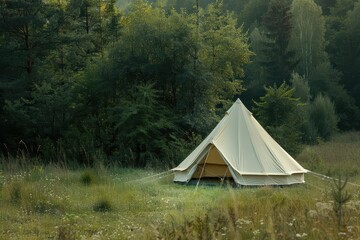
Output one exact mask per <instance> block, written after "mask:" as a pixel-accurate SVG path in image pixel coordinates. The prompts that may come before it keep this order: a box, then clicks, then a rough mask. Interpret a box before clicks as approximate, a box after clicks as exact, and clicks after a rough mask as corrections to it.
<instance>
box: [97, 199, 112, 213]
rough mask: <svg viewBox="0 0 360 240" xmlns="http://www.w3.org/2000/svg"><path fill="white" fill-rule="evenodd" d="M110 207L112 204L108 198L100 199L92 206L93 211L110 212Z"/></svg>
mask: <svg viewBox="0 0 360 240" xmlns="http://www.w3.org/2000/svg"><path fill="white" fill-rule="evenodd" d="M112 209H113V206H112V204H111V202H110V201H109V200H108V199H100V200H99V201H98V202H96V203H95V204H94V206H93V210H94V211H95V212H110V211H111V210H112Z"/></svg>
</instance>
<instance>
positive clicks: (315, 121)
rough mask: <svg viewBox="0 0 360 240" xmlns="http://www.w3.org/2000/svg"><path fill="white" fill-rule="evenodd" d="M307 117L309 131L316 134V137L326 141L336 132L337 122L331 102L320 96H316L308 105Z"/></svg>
mask: <svg viewBox="0 0 360 240" xmlns="http://www.w3.org/2000/svg"><path fill="white" fill-rule="evenodd" d="M308 115H309V116H308V125H309V126H310V131H311V132H316V133H317V137H320V138H322V139H324V140H326V141H328V140H330V138H331V136H332V135H333V134H334V133H335V132H336V130H337V123H338V121H339V119H338V117H337V115H336V113H335V107H334V104H333V103H332V102H331V100H330V99H329V98H328V97H327V96H323V95H322V94H320V95H318V96H317V97H316V98H315V100H314V101H313V102H312V103H311V104H310V105H309V108H308ZM311 128H313V129H311Z"/></svg>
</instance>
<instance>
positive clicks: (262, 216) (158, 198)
mask: <svg viewBox="0 0 360 240" xmlns="http://www.w3.org/2000/svg"><path fill="white" fill-rule="evenodd" d="M357 136H358V135H356V134H353V135H350V137H346V136H345V137H344V136H341V137H340V138H338V139H334V140H333V141H332V142H329V143H322V144H320V145H318V146H313V147H308V148H307V149H305V150H304V152H303V153H301V154H300V155H299V158H298V160H299V162H300V163H301V164H303V165H304V166H305V167H306V168H308V169H310V170H314V171H317V172H320V173H324V174H326V173H329V172H330V173H331V174H333V176H334V177H335V176H336V170H337V169H338V167H341V168H340V169H341V170H342V172H343V173H347V174H348V175H349V176H350V178H349V181H351V182H352V183H354V184H360V174H359V171H360V166H359V159H358V156H360V154H359V155H357V156H356V154H358V153H359V141H358V139H360V138H358V137H357ZM349 138H351V140H349ZM339 146H340V147H339ZM310 167H314V168H315V169H312V168H310ZM154 174H156V171H152V170H136V169H119V168H114V169H110V168H107V169H106V168H98V169H79V170H76V171H74V170H66V169H64V168H60V167H56V166H47V167H43V166H29V167H27V168H25V169H24V170H21V169H17V170H16V171H14V170H11V171H6V170H4V171H0V239H157V238H158V239H300V238H304V239H338V238H342V237H343V238H345V239H351V238H352V239H357V238H358V237H359V236H360V187H358V186H356V185H351V184H348V185H347V188H346V189H347V191H349V193H351V194H352V200H351V201H350V202H349V203H348V204H346V207H345V209H344V225H343V226H337V221H336V215H335V213H334V211H333V202H332V201H333V199H332V197H331V184H332V181H331V180H330V179H327V178H324V177H319V176H314V175H310V174H308V175H306V177H305V179H306V183H305V184H302V185H295V186H291V187H284V188H274V187H259V188H232V187H226V186H225V187H213V186H212V187H210V186H199V187H198V188H196V187H195V186H183V185H178V184H174V183H173V182H172V176H167V177H164V178H161V179H158V178H145V179H144V177H147V176H152V175H154ZM84 179H86V180H85V182H84ZM139 179H140V180H139Z"/></svg>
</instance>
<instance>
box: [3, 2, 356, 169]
mask: <svg viewBox="0 0 360 240" xmlns="http://www.w3.org/2000/svg"><path fill="white" fill-rule="evenodd" d="M359 14H360V3H359V1H352V0H337V1H335V0H334V1H320V0H318V1H314V0H293V1H288V0H265V1H264V0H240V1H230V0H223V1H215V0H214V1H200V0H191V1H190V0H186V1H176V0H169V1H145V0H136V1H115V0H47V1H44V0H1V1H0V30H1V31H0V56H1V57H0V64H1V69H0V130H1V136H0V137H1V143H2V146H1V151H2V155H3V156H4V157H3V159H4V160H6V159H9V158H10V156H14V155H16V153H17V152H19V149H20V150H21V151H25V150H26V152H27V153H28V154H29V155H31V156H33V157H36V158H37V159H41V161H42V162H45V163H47V162H65V161H66V162H71V163H78V164H89V165H91V164H94V163H95V162H96V161H99V159H101V161H104V162H106V163H116V164H119V165H121V166H135V167H144V166H148V165H154V166H155V165H167V166H168V165H174V164H176V163H178V162H179V161H180V160H181V159H182V158H183V157H185V156H186V154H188V153H189V151H191V149H192V148H193V147H194V146H196V144H198V143H199V142H200V141H201V139H202V138H203V137H204V136H205V135H206V134H208V133H209V131H210V130H211V129H212V128H213V127H214V125H215V124H216V123H217V122H218V121H219V119H221V118H222V116H223V114H224V112H225V111H226V110H227V109H228V108H229V107H230V106H231V104H232V103H233V101H234V100H235V99H236V98H237V97H240V99H241V100H242V101H243V102H244V103H245V105H246V106H247V107H248V108H249V109H250V110H252V111H253V112H254V114H255V116H256V117H257V119H258V120H259V121H260V122H261V124H262V125H263V126H264V127H265V128H266V129H267V130H268V131H269V132H270V134H271V135H272V136H273V137H274V138H275V139H276V140H277V141H278V142H279V143H280V144H281V145H282V146H283V147H284V148H285V149H286V150H288V151H289V152H290V153H292V154H296V153H297V152H298V151H299V150H300V148H299V146H301V144H314V143H317V141H319V139H322V140H329V139H330V138H331V136H332V135H333V133H334V132H335V131H337V130H351V129H358V128H359V127H360V126H359V120H360V113H359V108H358V106H360V105H359V104H360V98H359V95H358V94H357V93H358V92H359V90H358V88H359V87H360V82H359V80H360V78H359V75H360V72H359V71H360V70H359V68H358V66H359V61H360V59H359V57H358V56H360V54H359V51H360V49H359V48H358V45H359V42H360V34H359V31H358V29H360V28H359V26H358V25H359V24H360V23H359V21H357V16H359Z"/></svg>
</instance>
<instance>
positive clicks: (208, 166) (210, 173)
mask: <svg viewBox="0 0 360 240" xmlns="http://www.w3.org/2000/svg"><path fill="white" fill-rule="evenodd" d="M192 178H195V179H198V178H218V179H219V180H220V179H222V178H232V175H231V172H230V171H229V169H228V165H227V164H226V163H225V162H224V160H223V158H222V157H221V155H220V153H219V151H218V150H217V148H216V147H215V146H212V147H211V148H210V151H209V153H208V154H206V155H205V156H204V158H203V159H202V160H201V161H200V163H199V164H198V166H197V169H196V171H195V173H194V175H193V176H192Z"/></svg>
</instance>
